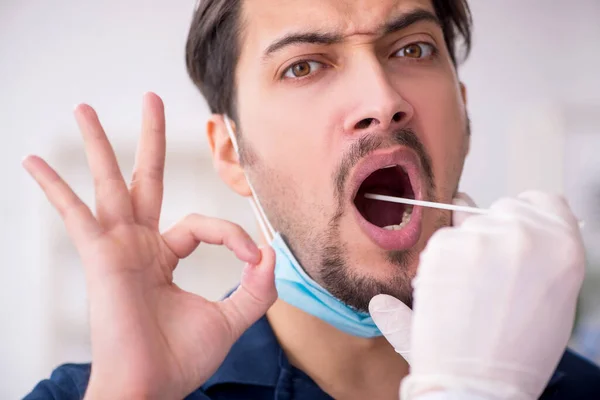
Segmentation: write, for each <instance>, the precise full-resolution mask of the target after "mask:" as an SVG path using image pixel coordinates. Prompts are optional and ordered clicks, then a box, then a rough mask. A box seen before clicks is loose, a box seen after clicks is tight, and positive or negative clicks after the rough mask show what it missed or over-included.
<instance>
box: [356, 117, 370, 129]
mask: <svg viewBox="0 0 600 400" xmlns="http://www.w3.org/2000/svg"><path fill="white" fill-rule="evenodd" d="M373 120H374V118H365V119H363V120H361V121H359V122H357V123H356V129H367V128H368V127H369V126H371V124H372V123H373Z"/></svg>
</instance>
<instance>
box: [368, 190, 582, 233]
mask: <svg viewBox="0 0 600 400" xmlns="http://www.w3.org/2000/svg"><path fill="white" fill-rule="evenodd" d="M365 197H366V198H367V199H372V200H381V201H388V202H391V203H401V204H408V205H412V206H421V207H431V208H441V209H442V210H451V211H463V212H470V213H473V214H487V213H488V212H489V210H486V209H485V208H477V207H467V206H456V205H454V204H445V203H434V202H431V201H423V200H413V199H405V198H402V197H393V196H386V195H382V194H374V193H365ZM584 226H585V222H584V221H579V227H580V228H583V227H584Z"/></svg>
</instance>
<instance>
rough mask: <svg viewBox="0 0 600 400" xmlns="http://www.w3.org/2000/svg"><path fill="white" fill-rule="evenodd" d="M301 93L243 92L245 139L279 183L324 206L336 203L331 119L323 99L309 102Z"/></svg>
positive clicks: (291, 91)
mask: <svg viewBox="0 0 600 400" xmlns="http://www.w3.org/2000/svg"><path fill="white" fill-rule="evenodd" d="M295 92H296V93H297V95H296V96H294V93H295ZM301 92H302V89H298V91H295V90H294V89H286V90H275V91H268V92H267V91H264V90H263V91H261V90H260V88H259V87H258V85H257V86H255V87H245V88H240V89H239V93H238V95H239V98H240V101H239V104H240V105H243V108H241V107H240V109H239V110H238V112H239V117H240V122H241V126H242V128H243V135H244V137H245V138H246V140H248V142H249V143H250V145H251V146H252V149H253V150H254V152H255V153H256V154H257V157H258V158H259V159H260V160H261V162H262V163H264V164H265V165H266V166H267V168H268V169H270V170H276V171H277V172H278V174H277V177H278V180H280V182H278V183H277V184H278V185H282V186H283V187H287V188H289V189H291V192H292V193H296V195H300V194H301V195H302V196H303V197H305V196H306V197H308V196H310V198H311V199H312V200H311V202H312V201H314V202H317V203H320V204H323V203H325V202H327V201H330V199H331V192H332V183H331V175H332V171H333V169H334V168H335V162H336V155H335V154H334V148H333V146H334V143H333V139H332V137H333V135H332V132H330V130H329V128H328V125H329V123H328V118H331V116H330V115H328V113H327V110H326V109H324V107H321V106H320V105H319V100H317V101H310V99H308V100H307V99H305V98H304V97H305V96H306V93H301ZM267 179H268V177H267ZM282 180H283V181H282ZM291 185H293V186H294V187H293V188H290V186H291Z"/></svg>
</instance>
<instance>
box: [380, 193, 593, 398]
mask: <svg viewBox="0 0 600 400" xmlns="http://www.w3.org/2000/svg"><path fill="white" fill-rule="evenodd" d="M465 200H466V199H465V198H464V197H463V198H462V199H457V201H455V203H457V204H461V203H462V204H463V205H465ZM453 224H454V227H451V228H443V229H440V230H439V231H438V232H436V233H435V234H434V235H433V236H432V238H431V239H430V241H429V243H428V245H427V247H426V249H425V250H424V251H423V252H422V254H421V261H420V264H419V269H418V272H417V276H416V278H415V280H414V281H413V287H414V307H413V312H412V317H411V312H410V310H408V308H407V307H406V306H404V305H403V304H402V303H400V302H399V301H398V300H396V299H394V298H391V297H389V296H376V297H375V298H373V300H372V302H371V304H370V311H371V314H372V317H373V319H374V321H375V322H376V323H377V324H378V326H379V327H380V329H381V330H382V333H384V335H386V337H387V338H388V340H389V341H390V342H391V343H392V345H394V347H395V348H396V349H397V351H398V352H400V353H401V354H402V353H404V354H407V351H408V350H409V349H410V364H411V372H410V374H409V375H408V376H407V377H406V378H405V379H404V380H403V382H402V388H401V398H402V399H403V400H408V399H414V398H415V397H416V396H418V395H419V394H422V393H426V392H430V391H434V390H443V391H449V392H456V391H466V392H470V393H474V394H479V395H482V396H485V398H488V399H528V400H529V399H537V398H538V397H539V396H540V394H541V393H542V392H543V389H544V387H545V386H546V384H547V382H548V380H549V378H550V376H551V374H552V372H553V371H554V370H555V368H556V366H557V364H558V361H559V360H560V357H561V355H562V353H563V352H564V350H565V348H566V345H567V341H568V339H569V336H570V333H571V330H572V327H573V321H574V315H575V305H576V301H577V296H578V294H579V290H580V288H581V283H582V281H583V276H584V250H583V244H582V240H581V235H580V232H579V226H578V222H577V219H576V218H575V217H574V215H573V214H572V212H571V211H570V209H569V207H568V205H567V204H566V202H565V201H564V200H563V199H561V198H559V197H556V196H552V195H548V194H544V193H540V192H527V193H524V194H522V195H520V196H519V197H518V198H517V199H502V200H499V201H498V202H496V203H495V204H493V205H492V207H491V208H490V213H489V214H487V215H468V214H464V213H454V216H453ZM411 320H412V321H411ZM411 323H412V328H408V331H409V332H411V335H408V334H407V332H406V330H407V329H406V327H408V326H410V325H411ZM409 336H412V338H409Z"/></svg>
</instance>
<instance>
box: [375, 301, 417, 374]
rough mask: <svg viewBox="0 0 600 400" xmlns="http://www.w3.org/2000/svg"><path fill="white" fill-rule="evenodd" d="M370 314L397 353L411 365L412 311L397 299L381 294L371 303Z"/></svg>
mask: <svg viewBox="0 0 600 400" xmlns="http://www.w3.org/2000/svg"><path fill="white" fill-rule="evenodd" d="M369 313H370V314H371V318H373V321H374V322H375V324H376V325H377V327H378V328H379V330H380V331H381V333H383V335H384V336H385V338H386V339H387V341H388V342H390V344H391V345H392V346H393V347H394V349H395V350H396V352H397V353H400V355H401V356H402V357H403V358H404V359H405V360H406V361H407V362H408V363H410V359H409V353H410V331H411V324H412V310H411V309H410V308H409V307H408V306H407V305H406V304H404V303H403V302H401V301H400V300H398V299H397V298H395V297H392V296H388V295H387V294H379V295H377V296H375V297H373V298H372V299H371V301H370V302H369Z"/></svg>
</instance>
